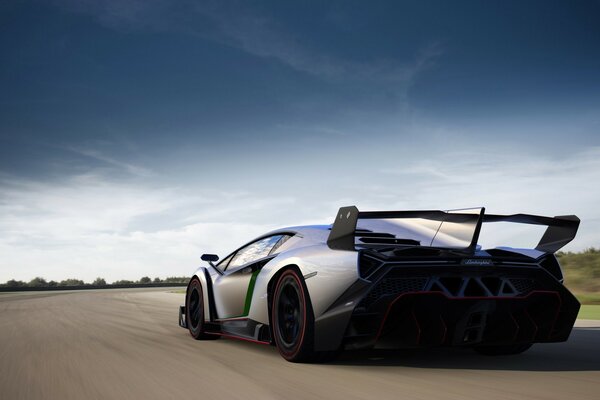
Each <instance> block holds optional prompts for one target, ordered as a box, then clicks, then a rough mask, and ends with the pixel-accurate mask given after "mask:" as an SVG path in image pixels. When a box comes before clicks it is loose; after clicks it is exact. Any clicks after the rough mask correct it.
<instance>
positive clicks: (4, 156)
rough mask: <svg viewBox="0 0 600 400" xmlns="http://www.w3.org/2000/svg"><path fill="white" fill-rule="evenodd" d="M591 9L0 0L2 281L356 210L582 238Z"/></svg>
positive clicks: (116, 262)
mask: <svg viewBox="0 0 600 400" xmlns="http://www.w3.org/2000/svg"><path fill="white" fill-rule="evenodd" d="M599 12H600V4H599V3H598V2H592V1H584V2H580V3H577V4H547V3H546V2H543V1H533V2H528V3H527V4H522V3H521V2H517V1H509V2H497V3H487V4H486V5H483V4H480V3H479V2H475V1H473V2H465V3H461V4H448V3H446V2H442V1H429V2H417V3H411V4H397V3H396V2H385V1H383V2H379V3H377V4H376V5H372V4H371V5H367V4H362V3H354V2H351V3H348V2H338V1H334V2H331V3H327V4H322V3H319V2H315V3H288V2H285V3H281V2H269V1H267V2H261V3H254V4H249V3H246V2H237V1H223V2H212V1H207V2H187V1H186V2H183V3H179V4H178V5H177V6H174V5H173V4H171V3H170V2H166V1H162V0H156V1H149V2H141V1H140V2H138V1H134V2H122V1H117V0H104V1H101V2H93V3H88V2H85V3H81V2H78V1H74V0H68V1H58V0H57V1H50V2H40V1H35V0H34V1H23V2H18V3H8V2H7V3H4V4H2V5H0V16H1V17H0V18H2V25H1V26H2V33H1V34H0V49H1V50H2V51H1V54H2V56H0V57H2V62H1V63H0V83H1V85H2V87H3V89H4V90H3V91H2V92H0V104H2V107H1V108H0V144H1V145H0V232H1V233H0V282H6V281H7V280H10V279H16V280H24V281H29V280H30V279H32V278H34V277H36V276H40V277H44V278H45V279H47V280H63V279H67V278H76V279H81V280H84V281H86V282H88V281H93V280H94V279H95V278H96V277H103V278H104V279H106V280H110V281H116V280H132V279H139V278H140V277H142V276H150V277H152V278H153V277H156V276H164V277H167V276H190V275H191V274H192V273H193V271H194V270H195V269H196V268H197V267H198V266H199V265H200V264H201V261H200V255H201V254H202V253H216V254H218V255H219V256H221V257H224V256H225V255H226V254H228V253H229V252H231V251H233V250H234V249H236V248H238V247H239V246H241V245H242V244H244V243H246V242H248V241H250V240H251V239H252V238H254V237H256V236H258V235H260V234H262V233H265V232H267V231H270V230H273V229H276V228H280V227H283V226H295V225H304V224H330V223H331V222H332V220H333V218H334V216H335V215H336V212H337V210H338V208H339V207H341V206H347V205H352V204H354V205H356V206H357V207H358V208H359V209H361V210H403V209H442V210H447V209H456V208H466V207H480V206H484V207H486V210H489V212H490V213H497V214H512V213H529V214H537V215H549V216H554V215H564V214H576V215H578V216H579V217H580V218H581V220H582V223H581V226H580V229H579V232H578V235H577V237H576V238H575V240H574V241H573V242H572V243H570V244H569V245H567V246H566V247H565V248H564V249H563V250H564V251H582V250H584V249H587V248H592V247H595V248H598V247H600V210H599V209H598V200H599V199H600V188H599V186H598V184H597V183H596V184H594V182H600V135H599V129H600V51H599V50H600V24H598V23H597V18H595V16H597V15H598V13H599ZM535 234H537V233H535ZM534 236H535V235H534V234H529V233H524V231H523V232H521V231H520V230H519V231H518V232H517V233H516V237H517V238H523V239H527V240H531V239H532V238H534V239H535V237H534ZM505 237H506V236H496V238H505ZM537 238H539V237H537Z"/></svg>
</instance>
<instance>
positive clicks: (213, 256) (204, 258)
mask: <svg viewBox="0 0 600 400" xmlns="http://www.w3.org/2000/svg"><path fill="white" fill-rule="evenodd" d="M200 258H201V259H202V261H208V262H216V261H219V256H218V255H216V254H202V257H200Z"/></svg>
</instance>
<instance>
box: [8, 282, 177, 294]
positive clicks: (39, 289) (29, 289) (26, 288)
mask: <svg viewBox="0 0 600 400" xmlns="http://www.w3.org/2000/svg"><path fill="white" fill-rule="evenodd" d="M187 285H188V284H187V282H185V283H137V284H135V283H134V284H130V285H127V284H123V285H84V286H44V287H31V286H20V287H0V292H44V291H52V290H90V289H133V288H153V287H185V286H187Z"/></svg>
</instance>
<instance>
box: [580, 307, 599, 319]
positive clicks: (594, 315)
mask: <svg viewBox="0 0 600 400" xmlns="http://www.w3.org/2000/svg"><path fill="white" fill-rule="evenodd" d="M577 318H579V319H599V320H600V306H599V305H583V306H581V309H580V310H579V315H578V316H577Z"/></svg>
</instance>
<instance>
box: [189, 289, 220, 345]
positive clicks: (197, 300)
mask: <svg viewBox="0 0 600 400" xmlns="http://www.w3.org/2000/svg"><path fill="white" fill-rule="evenodd" d="M185 321H186V323H187V327H188V330H189V331H190V335H192V337H193V338H194V339H196V340H211V339H218V338H219V336H218V335H209V334H207V333H206V332H205V330H204V296H203V292H202V284H201V283H200V280H199V279H198V278H196V277H194V278H192V280H191V281H190V283H189V285H188V288H187V292H186V295H185Z"/></svg>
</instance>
